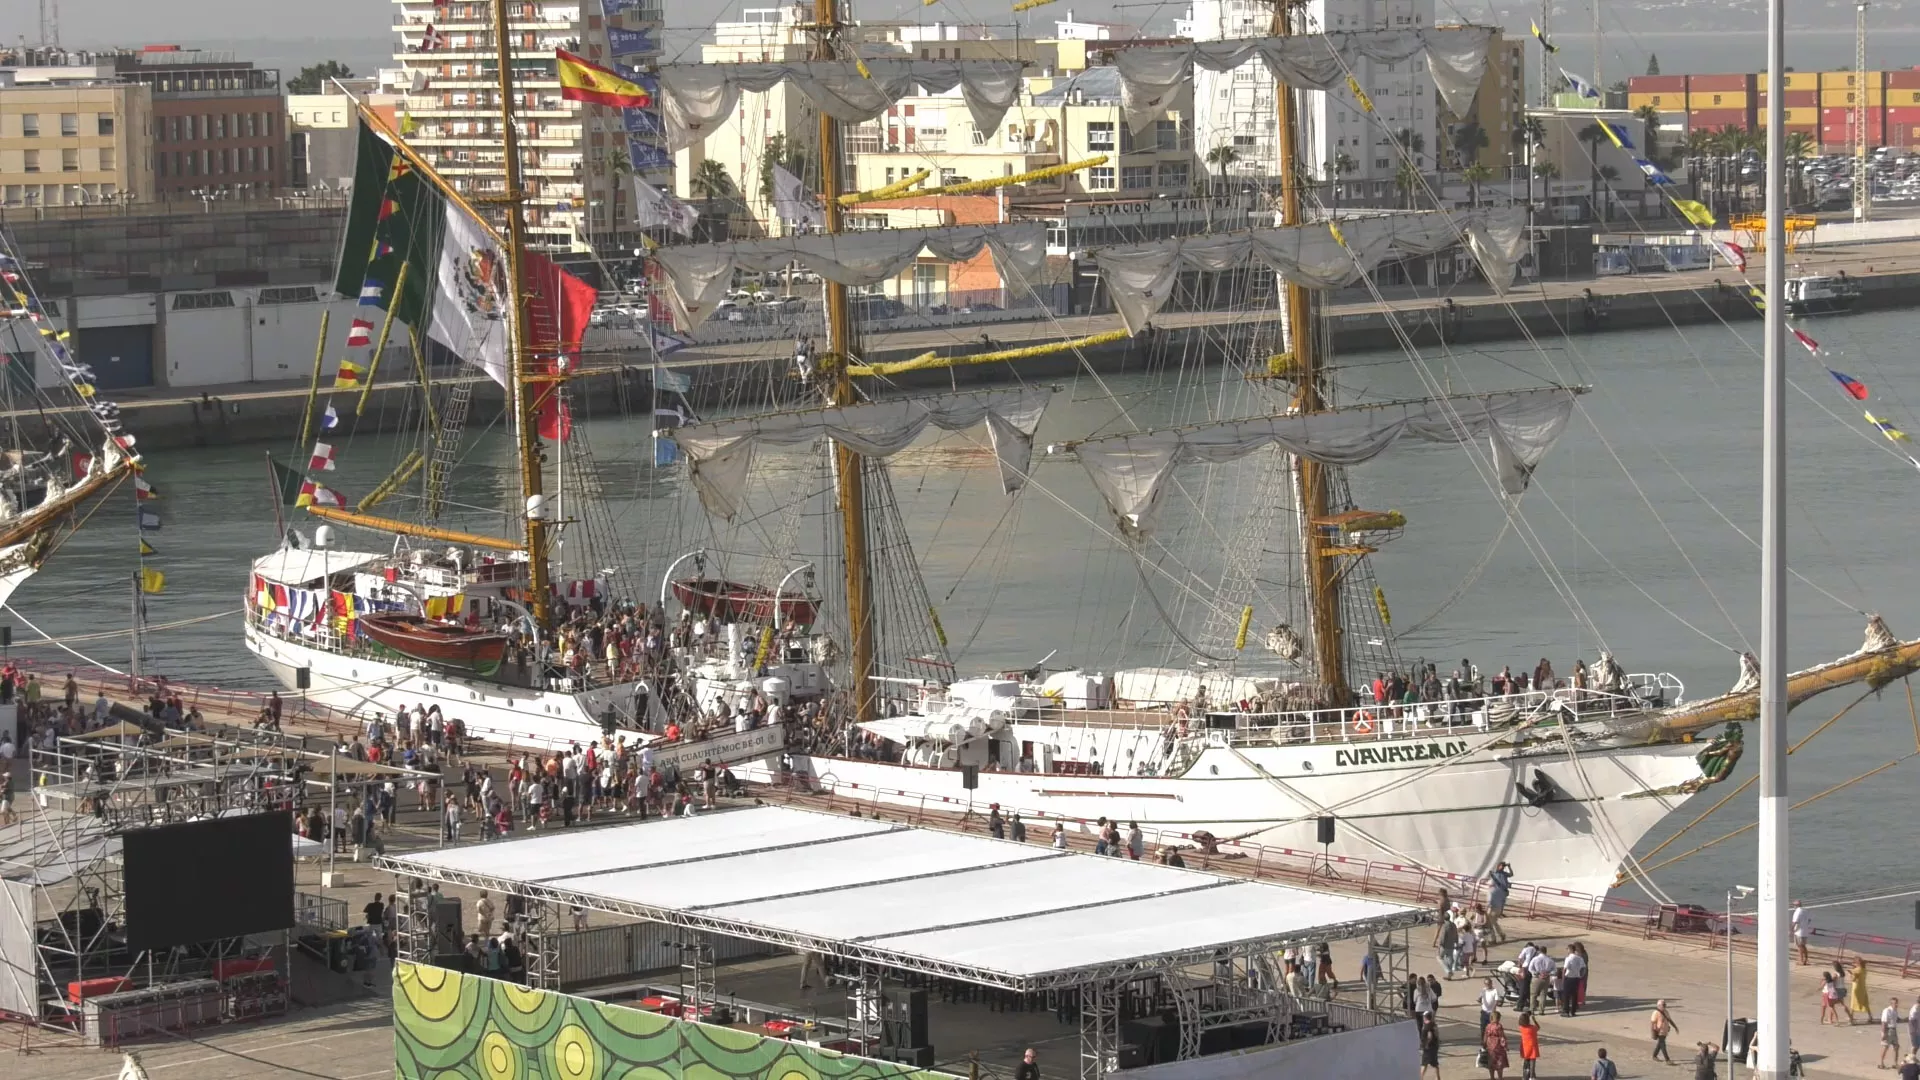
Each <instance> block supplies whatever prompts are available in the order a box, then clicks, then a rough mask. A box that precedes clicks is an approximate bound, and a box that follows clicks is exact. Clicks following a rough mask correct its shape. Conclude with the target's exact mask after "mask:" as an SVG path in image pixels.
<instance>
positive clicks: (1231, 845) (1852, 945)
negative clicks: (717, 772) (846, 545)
mask: <svg viewBox="0 0 1920 1080" xmlns="http://www.w3.org/2000/svg"><path fill="white" fill-rule="evenodd" d="M809 783H811V785H812V788H813V790H814V791H815V792H816V793H818V794H819V795H822V796H824V797H825V804H826V808H827V809H828V810H830V811H835V812H839V811H841V810H842V809H843V808H846V807H859V808H861V809H863V810H866V811H867V812H869V813H873V814H876V815H877V814H882V813H884V814H886V815H887V816H889V817H892V818H896V819H901V820H906V821H907V822H908V823H909V824H913V825H931V826H935V827H946V828H955V827H958V828H960V829H962V830H967V831H972V830H984V829H985V828H986V816H987V815H986V809H985V802H984V800H983V801H980V802H975V801H974V800H972V799H970V798H969V797H968V795H967V794H962V795H957V796H951V795H930V794H927V793H926V792H918V791H907V790H905V789H901V788H889V787H885V786H878V785H873V784H865V783H852V782H849V781H845V780H841V779H839V778H838V777H836V776H835V775H834V774H833V773H832V772H830V771H829V772H823V773H820V774H818V775H815V776H814V777H812V778H811V779H810V781H809ZM999 805H1000V812H1001V813H1002V814H1003V815H1008V816H1011V815H1013V814H1018V815H1020V817H1021V819H1022V821H1023V823H1024V824H1025V827H1026V829H1027V842H1028V843H1030V844H1046V843H1048V842H1049V837H1050V835H1051V833H1052V831H1053V826H1054V824H1055V823H1060V824H1063V825H1065V826H1066V829H1067V832H1068V834H1069V836H1073V837H1077V838H1078V839H1077V840H1075V841H1074V842H1073V846H1078V847H1086V848H1090V847H1091V846H1092V844H1093V841H1094V838H1095V837H1096V836H1097V835H1098V834H1099V830H1100V827H1101V826H1102V825H1103V824H1104V822H1098V821H1094V820H1092V819H1089V818H1078V817H1073V816H1071V815H1065V814H1058V813H1053V812H1050V811H1048V810H1045V809H1043V808H1040V807H1035V806H1019V805H1015V804H1012V803H1009V802H1007V801H1006V800H1005V798H1004V797H1002V798H1001V799H1000V804H999ZM903 808H904V810H905V812H904V813H902V809H903ZM1276 824H1284V823H1276ZM1141 832H1142V834H1143V835H1144V836H1145V838H1146V851H1147V858H1149V859H1151V858H1154V857H1155V853H1156V852H1159V851H1162V850H1164V849H1167V848H1172V849H1175V850H1177V851H1179V852H1180V854H1181V858H1182V859H1183V860H1184V861H1185V862H1186V865H1187V866H1188V867H1190V868H1195V869H1201V870H1211V871H1215V872H1219V873H1228V874H1238V875H1240V876H1243V877H1248V878H1253V879H1255V880H1259V881H1271V882H1275V883H1279V884H1291V885H1298V886H1302V887H1305V888H1309V889H1316V890H1320V891H1333V892H1340V893H1346V894H1358V895H1361V896H1379V897H1384V898H1387V899H1392V900H1397V901H1400V902H1403V903H1410V904H1416V905H1423V906H1425V905H1433V904H1436V903H1437V902H1438V901H1439V899H1440V898H1441V897H1442V896H1443V895H1444V896H1445V897H1446V898H1447V899H1448V900H1449V902H1466V903H1480V904H1486V903H1489V901H1490V900H1491V893H1492V885H1491V883H1490V882H1489V881H1488V880H1487V878H1486V877H1484V876H1480V875H1474V874H1459V873H1451V872H1448V871H1444V870H1436V869H1433V868H1431V867H1426V866H1421V865H1418V864H1410V863H1397V862H1388V861H1385V860H1378V859H1366V858H1360V857H1358V856H1352V855H1330V854H1327V853H1325V852H1323V851H1321V850H1318V849H1302V848H1290V847H1283V846H1279V845H1269V844H1260V843H1256V842H1253V841H1237V842H1234V841H1224V840H1221V839H1219V838H1218V837H1214V836H1210V835H1206V834H1203V833H1190V832H1182V831H1179V830H1174V829H1149V828H1143V829H1142V830H1141ZM1695 910H1697V911H1699V912H1700V916H1701V917H1700V919H1699V921H1690V920H1682V921H1678V922H1677V923H1676V921H1675V920H1674V919H1673V918H1672V915H1673V911H1674V905H1671V904H1666V905H1663V904H1659V903H1655V902H1652V901H1647V900H1639V899H1634V898H1631V897H1614V896H1595V895H1593V894H1591V893H1583V892H1579V891H1576V890H1572V889H1559V888H1554V887H1551V886H1547V885H1532V884H1529V883H1527V882H1524V881H1515V882H1514V883H1513V885H1512V888H1511V889H1510V890H1509V891H1508V895H1507V902H1506V908H1505V914H1504V916H1503V917H1504V918H1522V919H1538V920H1542V921H1546V922H1553V923H1556V924H1559V925H1562V926H1574V927H1580V928H1583V929H1587V930H1595V929H1609V930H1614V931H1617V932H1623V933H1637V934H1640V935H1641V936H1642V937H1645V938H1649V939H1652V938H1659V939H1662V940H1672V941H1695V942H1698V943H1700V944H1703V945H1705V946H1706V947H1708V948H1714V949H1718V948H1725V947H1726V944H1727V934H1726V932H1725V927H1726V916H1725V914H1724V913H1720V912H1713V911H1706V910H1704V909H1695ZM1663 915H1665V916H1666V918H1664V919H1663V918H1662V916H1663ZM1734 925H1735V927H1736V928H1737V932H1736V933H1734V934H1733V936H1732V941H1733V947H1734V949H1736V950H1751V949H1754V948H1756V946H1757V941H1758V934H1757V933H1756V930H1757V923H1756V921H1755V919H1754V917H1753V916H1752V915H1736V916H1734ZM1741 931H1743V932H1741ZM1809 953H1810V955H1812V956H1819V957H1825V958H1830V959H1834V960H1839V959H1851V958H1865V959H1869V960H1873V961H1875V962H1877V963H1880V964H1883V965H1886V967H1887V968H1889V969H1891V970H1897V971H1898V972H1899V973H1900V977H1901V978H1903V979H1911V978H1916V977H1920V940H1911V939H1907V938H1898V937H1890V936H1886V935H1881V934H1867V933H1861V932H1855V931H1840V930H1819V929H1816V930H1815V931H1814V933H1813V941H1812V944H1811V946H1810V947H1809Z"/></svg>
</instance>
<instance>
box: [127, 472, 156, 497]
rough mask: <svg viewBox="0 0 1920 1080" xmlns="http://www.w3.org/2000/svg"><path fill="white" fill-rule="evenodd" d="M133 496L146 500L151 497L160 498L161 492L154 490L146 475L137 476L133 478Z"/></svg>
mask: <svg viewBox="0 0 1920 1080" xmlns="http://www.w3.org/2000/svg"><path fill="white" fill-rule="evenodd" d="M133 497H134V498H135V499H137V500H139V501H140V502H146V501H147V500H149V499H157V498H159V497H160V493H159V492H157V491H155V490H153V485H152V484H149V483H147V478H146V477H144V476H136V477H134V478H133Z"/></svg>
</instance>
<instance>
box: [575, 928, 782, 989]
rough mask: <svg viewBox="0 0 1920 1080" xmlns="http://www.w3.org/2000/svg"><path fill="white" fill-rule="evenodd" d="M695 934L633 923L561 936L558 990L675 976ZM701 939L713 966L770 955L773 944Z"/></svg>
mask: <svg viewBox="0 0 1920 1080" xmlns="http://www.w3.org/2000/svg"><path fill="white" fill-rule="evenodd" d="M696 936H697V935H695V934H694V933H693V932H692V931H690V930H680V929H677V928H675V927H672V926H668V925H667V924H665V923H656V922H637V923H620V924H617V925H614V926H600V927H595V928H593V929H590V930H577V931H572V932H569V933H565V934H561V935H560V987H561V989H563V990H564V989H572V988H575V987H580V986H590V985H593V984H594V983H604V982H612V981H615V980H618V979H622V978H625V977H628V976H634V975H644V974H650V973H655V972H661V971H678V970H679V968H680V963H681V954H682V951H683V950H682V948H681V945H683V944H691V943H692V942H693V941H694V939H695V937H696ZM700 940H702V941H704V942H705V943H707V944H709V945H711V946H713V959H714V960H716V961H725V960H741V959H745V958H747V957H751V956H771V955H773V953H774V952H776V951H777V950H776V949H775V948H774V947H773V946H772V945H767V944H765V943H762V942H757V941H745V940H742V939H740V938H731V937H720V936H717V935H712V934H708V935H705V936H704V937H701V938H700Z"/></svg>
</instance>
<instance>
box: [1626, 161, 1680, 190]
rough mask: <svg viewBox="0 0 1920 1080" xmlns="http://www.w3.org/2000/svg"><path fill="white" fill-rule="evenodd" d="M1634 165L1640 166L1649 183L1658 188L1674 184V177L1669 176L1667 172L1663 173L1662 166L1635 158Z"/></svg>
mask: <svg viewBox="0 0 1920 1080" xmlns="http://www.w3.org/2000/svg"><path fill="white" fill-rule="evenodd" d="M1633 163H1634V164H1635V165H1637V166H1639V168H1640V171H1641V172H1643V173H1645V174H1646V176H1647V183H1649V184H1653V185H1655V186H1656V187H1657V186H1659V185H1662V184H1671V183H1673V177H1671V176H1668V175H1667V174H1666V173H1665V172H1662V171H1661V169H1660V166H1658V165H1655V164H1654V163H1653V162H1651V161H1648V160H1647V159H1646V158H1634V159H1633Z"/></svg>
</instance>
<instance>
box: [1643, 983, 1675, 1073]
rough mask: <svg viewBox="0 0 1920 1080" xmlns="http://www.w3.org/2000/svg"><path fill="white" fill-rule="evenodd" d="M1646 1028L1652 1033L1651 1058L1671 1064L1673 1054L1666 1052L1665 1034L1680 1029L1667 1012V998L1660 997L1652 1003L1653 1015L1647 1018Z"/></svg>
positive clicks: (1667, 1034)
mask: <svg viewBox="0 0 1920 1080" xmlns="http://www.w3.org/2000/svg"><path fill="white" fill-rule="evenodd" d="M1647 1025H1648V1028H1649V1029H1650V1030H1651V1032H1652V1034H1653V1060H1655V1061H1664V1062H1666V1063H1667V1064H1669V1065H1671V1064H1673V1055H1672V1054H1669V1053H1668V1052H1667V1036H1669V1035H1671V1034H1673V1033H1674V1032H1676V1031H1678V1030H1680V1025H1678V1024H1676V1023H1674V1022H1673V1017H1672V1016H1671V1015H1670V1014H1668V1012H1667V999H1666V998H1661V999H1660V1000H1659V1001H1656V1002H1654V1003H1653V1015H1652V1016H1649V1017H1648V1018H1647Z"/></svg>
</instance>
